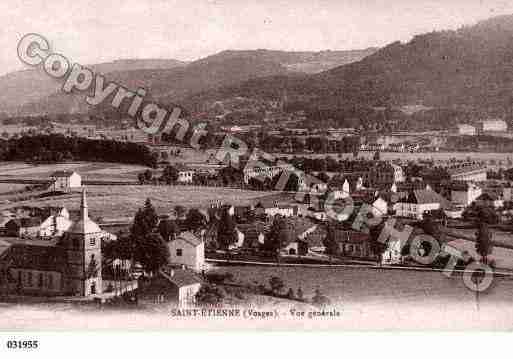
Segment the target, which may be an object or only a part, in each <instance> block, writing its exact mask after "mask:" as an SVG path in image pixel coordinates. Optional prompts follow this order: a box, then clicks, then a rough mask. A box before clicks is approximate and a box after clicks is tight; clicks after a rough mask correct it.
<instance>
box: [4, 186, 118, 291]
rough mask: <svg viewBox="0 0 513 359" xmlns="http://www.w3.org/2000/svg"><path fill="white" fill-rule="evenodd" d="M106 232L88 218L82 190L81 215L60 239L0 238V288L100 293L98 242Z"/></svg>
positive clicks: (99, 252) (99, 244)
mask: <svg viewBox="0 0 513 359" xmlns="http://www.w3.org/2000/svg"><path fill="white" fill-rule="evenodd" d="M109 235H110V234H109V233H107V232H104V231H103V230H102V229H101V228H100V227H99V226H98V225H97V224H96V223H95V222H94V221H92V220H91V219H90V218H89V209H88V205H87V198H86V192H85V190H84V191H83V192H82V201H81V205H80V218H79V219H78V220H77V221H75V222H73V224H72V226H71V227H70V228H69V229H68V231H66V232H65V233H64V234H63V235H62V236H61V237H60V238H59V239H55V240H52V241H43V240H23V239H10V240H3V241H2V240H0V288H2V289H6V290H7V291H9V292H11V293H16V294H22V295H44V296H62V295H65V296H83V297H87V296H94V295H98V294H101V293H102V275H101V273H102V252H101V244H102V239H103V238H108V237H109Z"/></svg>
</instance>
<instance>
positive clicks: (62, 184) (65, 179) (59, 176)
mask: <svg viewBox="0 0 513 359" xmlns="http://www.w3.org/2000/svg"><path fill="white" fill-rule="evenodd" d="M51 178H52V189H53V190H54V191H63V190H69V189H71V188H79V187H82V177H81V176H80V175H79V174H78V173H76V172H75V171H57V172H54V173H53V174H52V176H51Z"/></svg>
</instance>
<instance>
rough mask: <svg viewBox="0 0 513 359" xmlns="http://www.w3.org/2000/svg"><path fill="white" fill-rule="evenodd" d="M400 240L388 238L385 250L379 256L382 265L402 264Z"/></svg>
mask: <svg viewBox="0 0 513 359" xmlns="http://www.w3.org/2000/svg"><path fill="white" fill-rule="evenodd" d="M401 249H402V248H401V240H400V239H394V238H393V237H390V239H389V240H388V241H387V248H386V249H385V251H384V252H383V255H382V256H381V263H382V264H400V263H401V262H402V255H401Z"/></svg>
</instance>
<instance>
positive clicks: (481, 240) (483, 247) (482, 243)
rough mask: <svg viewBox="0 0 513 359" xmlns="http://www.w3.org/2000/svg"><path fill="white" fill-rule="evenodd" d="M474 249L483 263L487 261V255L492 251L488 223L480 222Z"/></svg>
mask: <svg viewBox="0 0 513 359" xmlns="http://www.w3.org/2000/svg"><path fill="white" fill-rule="evenodd" d="M476 251H477V253H478V254H479V255H480V256H481V257H482V258H483V263H488V255H490V254H491V253H492V251H493V244H492V241H491V239H490V230H489V229H488V224H486V223H485V222H480V223H479V227H478V232H477V238H476Z"/></svg>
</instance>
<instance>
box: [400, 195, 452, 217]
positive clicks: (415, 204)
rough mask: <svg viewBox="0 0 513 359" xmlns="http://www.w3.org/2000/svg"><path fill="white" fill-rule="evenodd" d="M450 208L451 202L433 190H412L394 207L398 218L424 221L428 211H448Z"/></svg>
mask: <svg viewBox="0 0 513 359" xmlns="http://www.w3.org/2000/svg"><path fill="white" fill-rule="evenodd" d="M449 207H450V203H449V201H447V200H446V199H445V198H443V197H442V196H440V195H439V194H438V193H436V192H435V191H433V190H429V189H424V190H419V189H416V190H412V191H410V193H409V195H408V197H407V198H406V199H405V200H401V201H400V202H397V203H396V204H395V205H394V210H395V212H396V216H398V217H408V218H416V219H422V218H423V217H424V214H425V213H426V212H428V211H433V210H437V209H446V208H449Z"/></svg>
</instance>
